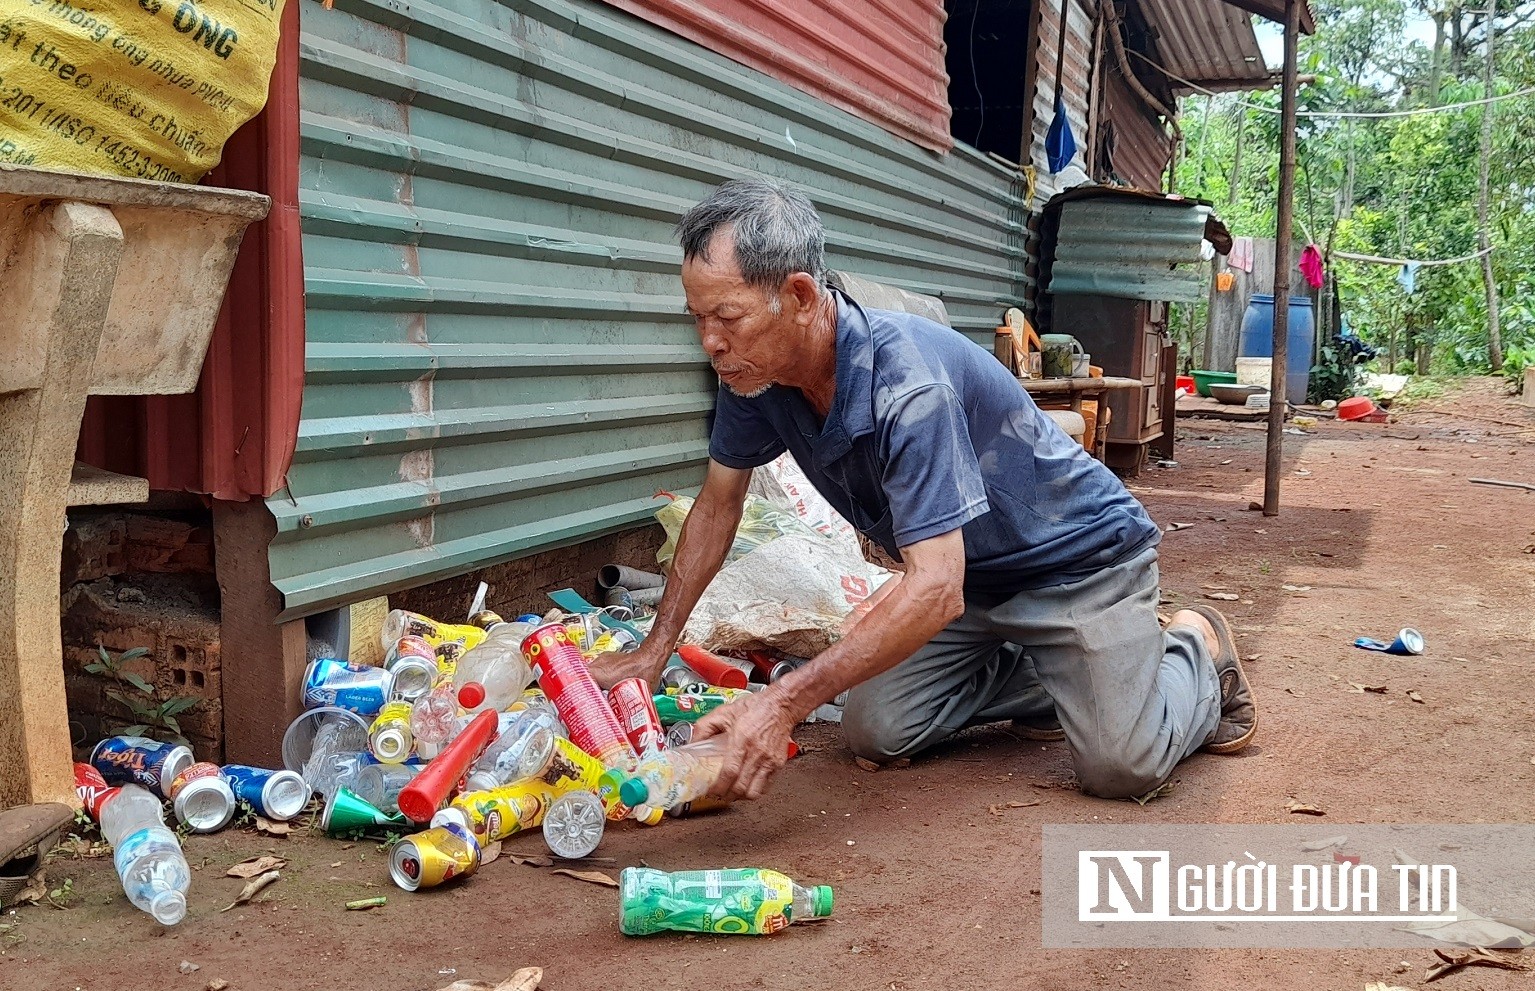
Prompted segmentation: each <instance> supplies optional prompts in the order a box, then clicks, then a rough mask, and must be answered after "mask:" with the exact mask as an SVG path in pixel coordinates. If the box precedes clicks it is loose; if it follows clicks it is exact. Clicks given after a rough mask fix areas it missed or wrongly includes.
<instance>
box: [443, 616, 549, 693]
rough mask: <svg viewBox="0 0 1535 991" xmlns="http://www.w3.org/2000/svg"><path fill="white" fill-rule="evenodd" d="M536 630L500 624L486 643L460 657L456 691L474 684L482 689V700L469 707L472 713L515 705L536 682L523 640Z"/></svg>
mask: <svg viewBox="0 0 1535 991" xmlns="http://www.w3.org/2000/svg"><path fill="white" fill-rule="evenodd" d="M534 629H535V627H534V626H533V624H531V623H498V624H496V625H495V626H492V627H491V628H490V632H489V634H487V635H486V637H485V641H484V642H483V643H481V644H480V645H479V646H477V647H475V648H473V649H472V650H469V651H467V652H466V653H465V654H464V656H463V657H461V658H459V660H458V666H457V667H456V668H454V670H453V688H454V690H455V691H457V690H460V689H462V688H463V687H464V686H465V685H467V684H469V683H471V682H474V683H477V684H479V685H480V686H481V689H482V693H481V696H480V701H479V702H477V703H476V704H475V705H473V706H468V705H466V706H465V708H467V709H469V711H470V712H471V713H479V712H483V711H485V710H486V709H494V710H495V711H497V712H500V711H501V710H503V709H505V708H507V707H508V706H510V705H511V704H512V703H514V702H516V701H517V700H518V699H519V698H520V697H521V696H522V693H523V690H524V689H526V688H527V687H528V686H529V685H530V684H532V683H533V669H532V668H531V667H529V666H528V661H527V658H525V657H523V656H522V641H523V640H524V639H525V638H526V637H527V635H528V634H529V633H532V632H533V630H534Z"/></svg>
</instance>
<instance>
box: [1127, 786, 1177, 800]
mask: <svg viewBox="0 0 1535 991" xmlns="http://www.w3.org/2000/svg"><path fill="white" fill-rule="evenodd" d="M1177 783H1178V782H1176V781H1168V782H1164V783H1163V784H1161V785H1158V786H1157V787H1155V788H1153V789H1151V790H1150V791H1148V792H1147V793H1146V794H1144V795H1131V796H1130V797H1131V798H1133V799H1135V801H1136V804H1138V805H1145V804H1146V803H1147V802H1149V801H1151V800H1152V799H1153V798H1161V797H1162V796H1163V795H1171V794H1172V792H1173V787H1174V786H1175V785H1177Z"/></svg>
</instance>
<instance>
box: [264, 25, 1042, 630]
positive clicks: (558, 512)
mask: <svg viewBox="0 0 1535 991" xmlns="http://www.w3.org/2000/svg"><path fill="white" fill-rule="evenodd" d="M302 27H303V34H302V41H301V47H302V64H301V69H300V76H301V91H300V93H301V127H302V138H303V160H302V165H301V180H300V181H301V203H302V210H303V226H304V264H305V275H306V283H307V291H308V302H307V312H308V332H307V333H308V343H307V352H306V354H307V357H306V382H305V389H304V412H303V422H302V425H301V426H300V429H299V442H298V451H297V455H296V456H295V458H294V463H293V466H292V469H291V470H290V471H289V473H288V482H289V485H288V488H287V490H285V491H283V492H279V493H278V494H277V495H276V496H274V497H273V498H272V499H270V500H268V505H269V506H270V508H271V510H272V512H273V513H274V515H275V516H276V518H277V526H278V534H277V537H276V539H275V540H274V541H273V543H272V546H271V551H270V557H271V571H272V577H273V581H274V582H275V583H276V585H277V587H278V588H279V589H280V590H281V591H282V593H283V595H284V597H285V601H286V606H287V609H288V615H301V614H304V613H308V612H314V611H316V610H319V609H321V608H324V607H327V606H330V605H335V604H338V603H342V602H347V601H352V600H356V599H358V598H362V597H364V596H366V595H368V594H376V593H380V592H385V591H389V590H393V589H398V588H403V587H408V586H412V585H419V584H423V583H425V582H428V581H433V580H436V579H439V578H444V577H448V576H450V575H455V574H461V573H464V572H467V571H470V570H473V569H474V568H476V567H481V566H484V565H487V564H490V563H494V562H497V561H502V560H506V559H509V558H512V557H516V556H518V555H521V554H527V553H531V552H533V551H536V550H541V549H545V548H549V547H554V546H558V545H561V544H567V543H572V542H575V541H578V540H583V539H587V538H590V537H594V536H597V535H600V534H602V533H604V532H611V531H614V530H618V529H622V528H624V527H627V526H630V525H633V524H635V523H636V522H638V521H641V520H643V519H645V518H646V517H647V516H648V515H649V514H650V513H652V512H653V511H654V509H655V508H656V506H657V503H656V502H655V500H654V498H653V496H654V493H655V492H656V491H657V490H658V489H676V488H687V487H689V486H694V485H697V484H698V483H699V482H700V481H701V480H702V469H703V465H704V461H705V458H706V456H707V416H708V413H709V411H710V409H711V407H712V403H713V391H714V380H713V377H712V374H711V373H710V371H709V368H708V363H707V362H706V360H705V359H704V356H703V353H702V351H701V349H700V348H699V346H698V342H697V338H696V336H695V335H694V332H693V327H692V323H691V321H690V320H689V319H688V318H687V317H686V316H685V315H684V313H683V309H682V305H683V300H682V292H681V286H680V284H679V282H678V280H677V274H676V273H677V265H678V263H679V261H680V253H679V251H678V250H677V248H676V247H675V245H674V243H673V242H672V239H671V228H672V225H673V224H674V223H675V221H676V218H677V217H678V216H679V214H680V213H681V212H682V211H683V210H684V209H685V208H686V207H687V206H688V205H689V204H691V203H693V202H695V201H696V200H698V199H699V198H701V197H702V196H703V195H704V194H705V193H707V191H708V190H709V189H710V188H711V187H712V186H713V185H715V184H716V183H718V182H720V181H722V180H724V179H726V178H730V177H733V176H739V175H744V174H748V173H751V172H762V173H768V174H771V175H775V176H781V177H783V178H786V179H788V180H790V181H793V182H795V183H797V184H799V185H800V186H802V187H803V188H804V189H805V190H806V191H807V192H808V193H809V194H810V195H811V197H812V198H813V199H814V200H815V202H816V204H817V206H818V207H819V209H820V210H821V213H822V215H823V217H824V219H825V221H826V225H827V228H828V249H829V253H830V255H831V261H832V265H833V267H835V268H841V269H846V270H848V271H850V272H854V273H857V274H860V275H863V276H866V277H869V278H873V279H876V280H878V281H882V282H888V283H891V284H894V285H899V286H902V287H905V288H907V289H911V290H913V291H916V292H921V293H929V294H933V295H938V296H941V297H942V298H943V300H944V301H945V303H946V305H947V306H948V309H949V313H950V315H951V317H952V319H953V322H954V325H955V326H956V327H957V328H958V329H960V330H962V331H965V332H967V333H971V334H972V335H974V336H975V338H976V340H978V341H980V342H982V343H984V344H985V345H986V346H988V347H989V346H990V337H991V332H992V329H993V328H994V327H995V326H996V323H997V319H998V316H999V315H1000V312H1001V310H1002V308H1004V307H1005V306H1008V305H1013V304H1014V303H1016V302H1017V297H1018V294H1019V291H1020V288H1019V287H1020V286H1021V280H1022V255H1021V250H1022V233H1023V231H1022V226H1021V224H1022V219H1023V217H1022V213H1021V209H1022V207H1021V203H1020V192H1021V187H1020V184H1019V183H1018V182H1017V181H1016V180H1015V179H1014V178H1013V177H1012V176H1011V175H1010V174H1009V173H1007V172H1005V171H1003V170H1001V169H1000V168H998V167H997V166H995V165H993V164H992V163H990V162H989V161H987V160H985V159H983V158H982V157H981V156H979V155H978V154H976V153H975V152H973V151H971V150H969V149H965V148H956V150H955V151H954V152H953V153H951V154H949V155H947V156H943V157H939V156H936V155H933V154H931V153H929V152H925V151H923V150H921V149H919V148H917V147H916V146H914V145H910V144H908V143H906V142H904V141H902V140H900V139H898V138H895V137H893V136H891V135H889V134H887V133H885V132H884V131H882V130H880V129H879V128H877V127H874V126H873V125H871V124H867V123H865V122H863V121H861V120H859V119H857V118H855V117H853V116H851V115H849V114H845V113H843V112H841V111H838V110H834V109H832V108H830V107H828V106H826V105H825V104H822V103H819V102H818V101H816V100H814V99H813V98H811V97H809V96H807V95H805V94H802V93H800V92H797V91H795V90H792V89H790V88H788V87H786V86H784V85H782V84H780V83H778V82H775V81H774V80H771V79H769V78H767V77H765V76H762V75H760V74H757V73H754V72H751V71H750V70H747V69H744V68H742V67H740V66H738V65H735V64H734V63H731V62H729V61H727V60H725V59H722V58H720V57H718V56H716V55H714V54H712V53H710V52H708V51H706V50H704V49H702V48H699V47H698V46H696V45H693V44H691V43H688V42H685V41H683V40H682V39H680V38H677V37H675V36H672V35H669V34H667V33H665V32H663V31H661V30H659V29H657V28H654V27H652V26H650V25H649V24H646V23H643V22H640V21H638V20H636V19H634V18H631V17H629V16H627V15H625V14H622V13H620V12H618V11H616V10H613V9H612V8H609V7H606V6H604V5H602V4H600V3H597V2H595V0H585V2H573V3H568V2H563V0H502V2H495V0H454V2H451V3H450V2H443V3H432V2H416V0H412V2H411V3H410V4H408V5H407V4H404V3H400V2H398V0H337V3H336V5H335V8H334V9H333V10H326V9H324V7H322V6H321V5H320V4H316V3H306V4H304V5H303V7H302Z"/></svg>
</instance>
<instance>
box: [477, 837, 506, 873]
mask: <svg viewBox="0 0 1535 991" xmlns="http://www.w3.org/2000/svg"><path fill="white" fill-rule="evenodd" d="M500 856H501V841H500V840H496V841H495V842H494V843H487V844H486V845H485V846H483V847H481V848H480V866H481V867H484V866H485V865H486V864H493V863H495V862H496V859H497V858H498V857H500Z"/></svg>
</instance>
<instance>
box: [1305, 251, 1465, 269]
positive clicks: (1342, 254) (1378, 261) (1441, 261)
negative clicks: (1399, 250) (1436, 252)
mask: <svg viewBox="0 0 1535 991" xmlns="http://www.w3.org/2000/svg"><path fill="white" fill-rule="evenodd" d="M1490 254H1492V249H1491V248H1483V249H1482V250H1481V251H1477V252H1474V253H1472V254H1469V255H1462V256H1461V257H1459V258H1436V259H1434V260H1432V261H1422V262H1420V261H1415V260H1413V259H1411V258H1381V257H1380V256H1378V255H1356V254H1353V253H1352V252H1348V251H1334V252H1332V257H1334V258H1342V259H1345V260H1346V261H1351V262H1368V263H1370V264H1372V265H1395V266H1397V267H1398V268H1401V267H1403V266H1406V265H1414V266H1417V267H1418V268H1434V267H1436V266H1439V265H1459V264H1460V263H1461V262H1469V261H1476V260H1477V259H1478V258H1481V257H1482V256H1483V255H1490Z"/></svg>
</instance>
